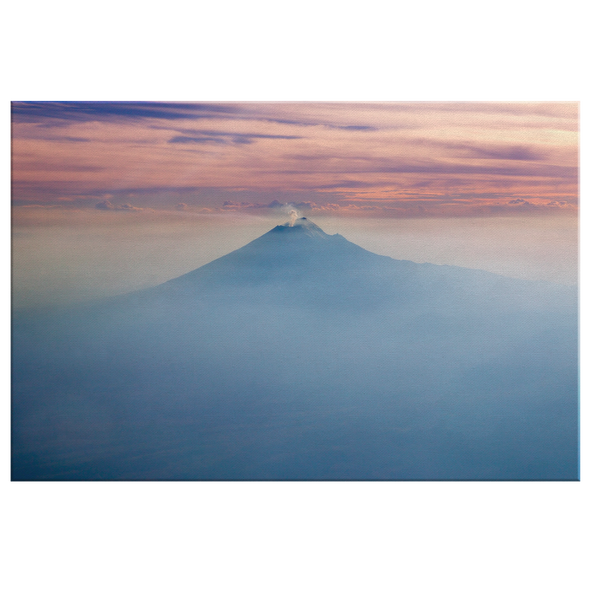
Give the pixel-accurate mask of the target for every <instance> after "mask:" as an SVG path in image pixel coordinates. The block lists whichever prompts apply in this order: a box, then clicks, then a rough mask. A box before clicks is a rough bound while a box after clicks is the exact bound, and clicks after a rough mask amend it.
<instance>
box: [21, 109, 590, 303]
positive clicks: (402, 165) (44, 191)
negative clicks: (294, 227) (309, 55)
mask: <svg viewBox="0 0 590 590" xmlns="http://www.w3.org/2000/svg"><path fill="white" fill-rule="evenodd" d="M293 208H294V209H296V210H297V212H298V213H299V214H300V215H305V216H309V217H310V218H312V219H314V220H315V221H316V222H317V223H318V224H319V225H320V226H321V227H323V228H324V229H325V231H327V232H328V233H341V234H342V235H344V236H345V237H347V238H348V239H350V240H351V241H354V242H355V243H357V244H359V245H361V246H363V247H365V248H367V249H369V250H371V251H373V252H377V253H379V254H384V255H388V256H392V257H394V258H403V259H409V260H413V261H415V262H432V263H436V264H456V265H459V266H466V267H470V268H482V269H484V270H490V271H492V272H498V273H500V274H505V275H507V276H513V277H517V278H526V279H544V280H551V281H556V282H561V283H566V284H574V283H575V282H576V280H577V214H578V103H575V102H539V103H527V102H512V103H499V102H399V103H394V102H390V103H385V102H365V103H353V102H315V103H313V102H298V103H295V102H267V103H263V102H227V103H213V102H204V103H189V102H13V103H12V224H13V240H12V245H13V295H14V298H13V305H14V306H15V307H29V306H37V305H44V304H53V303H60V302H62V303H65V302H69V301H75V300H78V299H87V298H95V297H101V296H105V295H113V294H117V293H122V292H127V291H130V290H134V289H136V288H142V287H147V286H151V285H155V284H158V283H160V282H163V281H165V280H168V279H170V278H174V277H175V276H178V275H179V274H183V273H184V272H188V271H190V270H192V269H194V268H196V267H198V266H200V265H202V264H205V263H206V262H209V261H210V260H213V259H214V258H217V257H219V256H221V255H223V254H226V253H228V252H230V251H232V250H234V249H236V248H238V247H240V246H242V245H244V244H245V243H247V242H248V241H250V240H252V239H254V238H256V237H258V236H259V235H261V234H262V233H265V231H268V230H269V229H271V228H272V227H273V226H274V225H276V224H277V223H282V222H284V221H286V220H287V219H288V212H289V211H290V210H291V209H293Z"/></svg>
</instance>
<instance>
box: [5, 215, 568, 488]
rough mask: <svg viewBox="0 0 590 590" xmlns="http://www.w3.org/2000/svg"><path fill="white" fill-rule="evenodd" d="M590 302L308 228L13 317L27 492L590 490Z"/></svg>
mask: <svg viewBox="0 0 590 590" xmlns="http://www.w3.org/2000/svg"><path fill="white" fill-rule="evenodd" d="M577 395H578V394H577V293H576V291H575V289H573V288H570V287H565V286H561V285H554V284H550V283H544V282H534V281H521V280H516V279H509V278H506V277H502V276H499V275H495V274H492V273H488V272H484V271H478V270H470V269H463V268H459V267H451V266H438V265H433V264H416V263H413V262H410V261H403V260H394V259H392V258H389V257H386V256H379V255H377V254H373V253H371V252H368V251H367V250H364V249H363V248H361V247H359V246H357V245H356V244H353V243H351V242H349V241H348V240H346V239H345V238H344V237H342V236H340V235H338V234H336V235H328V234H326V233H325V232H324V231H323V230H321V229H320V228H319V227H318V226H317V225H316V224H314V223H313V222H311V221H310V220H308V219H305V218H300V219H297V220H296V221H295V222H294V223H292V224H287V225H278V226H276V227H275V228H273V229H271V230H270V231H269V232H267V233H266V234H264V235H263V236H261V237H259V238H258V239H256V240H254V241H252V242H250V243H249V244H247V245H245V246H244V247H242V248H240V249H238V250H236V251H234V252H231V253H229V254H227V255H226V256H223V257H221V258H219V259H217V260H214V261H213V262H211V263H209V264H206V265H205V266H202V267H200V268H198V269H196V270H194V271H192V272H189V273H187V274H185V275H183V276H181V277H178V278H176V279H173V280H171V281H168V282H166V283H164V284H162V285H159V286H157V287H153V288H150V289H145V290H143V291H138V292H135V293H130V294H128V295H122V296H119V297H115V298H111V299H108V300H105V301H102V302H99V303H96V304H93V305H86V306H81V307H78V308H76V309H73V308H71V309H67V310H61V311H59V312H58V311H54V312H53V313H51V314H36V315H26V314H20V315H15V317H14V321H13V393H12V477H13V479H16V480H51V479H58V480H60V479H61V480H94V479H111V480H115V479H117V480H121V479H123V480H133V479H135V480H137V479H143V480H146V479H147V480H154V479H156V480H176V479H184V480H383V479H384V480H424V479H426V480H441V479H443V480H465V479H471V480H473V479H477V480H490V479H492V480H494V479H496V480H498V479H502V480H506V479H513V480H514V479H516V480H527V479H529V480H530V479H536V480H547V479H553V480H555V479H577V478H578V426H577V425H578V417H577V408H578V397H577Z"/></svg>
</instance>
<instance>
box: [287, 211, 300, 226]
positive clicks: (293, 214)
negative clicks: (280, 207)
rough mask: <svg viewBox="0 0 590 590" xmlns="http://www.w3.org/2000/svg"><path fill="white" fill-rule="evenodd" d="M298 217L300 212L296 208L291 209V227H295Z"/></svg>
mask: <svg viewBox="0 0 590 590" xmlns="http://www.w3.org/2000/svg"><path fill="white" fill-rule="evenodd" d="M298 218H299V212H298V211H297V210H296V209H291V210H290V211H289V227H293V226H294V225H295V222H296V221H297V219H298Z"/></svg>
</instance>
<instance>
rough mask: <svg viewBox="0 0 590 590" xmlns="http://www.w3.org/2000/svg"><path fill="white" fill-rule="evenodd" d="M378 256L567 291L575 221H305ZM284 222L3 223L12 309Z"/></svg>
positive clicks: (62, 217)
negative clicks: (8, 227) (9, 229)
mask: <svg viewBox="0 0 590 590" xmlns="http://www.w3.org/2000/svg"><path fill="white" fill-rule="evenodd" d="M314 219H315V221H316V222H318V223H319V225H320V226H321V227H322V228H323V229H324V230H325V231H326V232H327V233H329V234H332V233H340V234H342V235H344V236H345V237H346V238H348V239H349V240H350V241H352V242H355V243H357V244H359V245H360V246H362V247H364V248H366V249H368V250H370V251H372V252H376V253H378V254H382V255H386V256H391V257H393V258H396V259H405V260H411V261H414V262H431V263H434V264H450V265H457V266H463V267H467V268H476V269H483V270H489V271H491V272H496V273H499V274H503V275H505V276H510V277H514V278H523V279H531V280H548V281H554V282H557V283H563V284H570V285H572V284H575V283H576V281H577V270H578V268H577V219H576V218H575V217H574V216H567V215H561V216H560V215H556V216H551V217H544V216H536V217H535V216H527V217H513V218H497V217H490V218H462V219H452V218H451V219H449V218H445V219H434V218H432V219H374V218H359V217H354V218H353V217H345V216H340V217H330V216H322V217H317V218H314ZM286 220H287V216H286V215H282V216H281V214H278V215H276V216H275V217H272V216H262V215H247V214H243V213H242V214H240V213H232V212H226V213H222V214H221V213H220V214H195V213H192V212H190V211H189V212H186V211H183V212H162V211H152V212H150V211H144V212H139V213H135V212H125V211H98V210H90V211H89V210H86V211H72V210H60V209H51V210H45V209H44V210H40V209H33V208H31V209H28V208H17V209H15V212H14V214H13V236H12V289H13V307H14V308H15V309H24V308H34V307H42V306H48V305H50V306H52V305H68V304H70V303H74V302H79V301H86V300H90V299H95V298H100V297H104V296H111V295H118V294H122V293H128V292H130V291H133V290H136V289H141V288H144V287H150V286H154V285H158V284H160V283H162V282H164V281H167V280H169V279H172V278H174V277H176V276H180V275H181V274H184V273H186V272H189V271H191V270H193V269H195V268H197V267H199V266H201V265H203V264H206V263H207V262H210V261H211V260H214V259H215V258H218V257H219V256H222V255H224V254H227V253H228V252H231V251H233V250H235V249H236V248H239V247H241V246H243V245H244V244H246V243H248V242H249V241H251V240H253V239H255V238H257V237H258V236H260V235H262V234H263V233H265V232H266V231H268V230H269V229H271V228H272V227H273V226H275V225H276V224H278V223H284V222H285V221H286Z"/></svg>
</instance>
